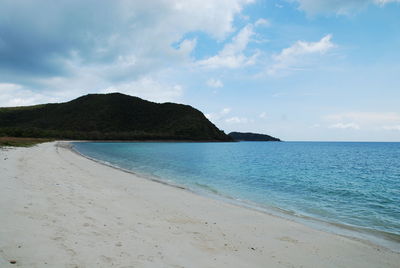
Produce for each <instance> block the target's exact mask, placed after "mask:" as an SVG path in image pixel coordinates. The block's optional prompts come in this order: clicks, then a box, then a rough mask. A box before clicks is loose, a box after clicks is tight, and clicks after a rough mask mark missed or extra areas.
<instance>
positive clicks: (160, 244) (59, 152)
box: [0, 142, 400, 267]
mask: <svg viewBox="0 0 400 268" xmlns="http://www.w3.org/2000/svg"><path fill="white" fill-rule="evenodd" d="M55 144H56V142H53V143H45V144H40V145H38V146H35V147H32V148H17V149H12V150H8V151H1V152H0V154H1V158H0V159H1V160H0V161H1V162H0V163H1V165H0V171H1V172H2V173H1V174H2V175H0V178H1V180H0V183H1V185H0V189H1V191H2V194H1V195H0V201H1V202H0V204H2V210H1V211H0V217H1V218H2V219H5V220H4V222H3V223H2V230H1V231H0V266H2V267H3V265H4V266H6V265H10V264H9V261H10V260H16V262H17V265H19V266H20V267H41V266H43V265H44V264H45V263H46V264H49V265H50V267H65V266H67V267H69V266H72V267H74V266H73V265H75V266H78V267H94V266H96V267H109V266H111V265H114V266H116V267H120V266H127V267H129V265H131V266H135V267H154V266H156V267H159V266H162V267H176V266H181V267H245V266H248V267H265V266H272V267H288V266H292V267H300V266H303V267H396V266H397V265H398V263H399V262H400V254H398V253H395V252H393V251H390V250H387V249H385V248H383V247H380V246H376V245H370V244H367V243H364V242H361V241H358V240H353V239H350V238H347V237H343V236H340V235H334V234H331V233H327V232H324V231H319V230H316V229H313V228H310V227H308V226H305V225H303V224H301V223H297V222H293V221H290V220H287V219H284V218H280V217H277V216H273V215H269V214H267V213H262V212H259V211H255V210H252V209H248V208H244V207H241V206H238V205H234V204H229V203H226V202H223V201H220V200H215V199H212V198H209V197H204V196H201V195H198V194H195V193H193V192H192V191H190V190H185V189H180V188H176V187H170V186H169V185H165V184H164V183H159V182H155V181H151V180H147V179H146V178H142V177H141V176H138V175H137V174H136V175H135V174H134V173H131V172H129V173H127V172H123V171H122V170H120V169H117V168H112V169H111V168H110V167H109V166H106V165H104V164H101V163H98V162H95V161H92V160H89V159H87V158H86V157H82V156H81V155H78V154H77V153H74V152H73V151H71V150H69V149H66V148H63V147H56V146H55ZM3 156H4V157H3ZM3 159H4V160H3ZM68 265H69V266H68ZM6 267H7V266H6Z"/></svg>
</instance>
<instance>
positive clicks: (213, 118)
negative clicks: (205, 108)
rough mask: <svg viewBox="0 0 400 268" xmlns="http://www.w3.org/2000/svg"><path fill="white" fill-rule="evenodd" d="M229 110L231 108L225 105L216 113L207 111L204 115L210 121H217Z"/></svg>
mask: <svg viewBox="0 0 400 268" xmlns="http://www.w3.org/2000/svg"><path fill="white" fill-rule="evenodd" d="M231 111H232V110H231V108H228V107H226V108H223V109H222V110H221V111H219V112H217V113H207V114H205V116H206V117H207V118H208V119H209V120H211V121H218V120H221V119H222V118H224V117H225V116H226V115H228V114H229V113H230V112H231Z"/></svg>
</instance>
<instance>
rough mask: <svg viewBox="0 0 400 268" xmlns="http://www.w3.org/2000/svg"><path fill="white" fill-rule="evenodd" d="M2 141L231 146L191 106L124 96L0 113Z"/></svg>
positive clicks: (96, 96)
mask: <svg viewBox="0 0 400 268" xmlns="http://www.w3.org/2000/svg"><path fill="white" fill-rule="evenodd" d="M0 136H14V137H46V138H63V139H90V140H193V141H231V140H232V139H231V138H230V137H229V136H228V135H226V134H225V133H224V132H223V131H221V130H219V129H218V128H217V127H216V126H215V125H213V124H212V123H211V122H210V121H209V120H208V119H207V118H206V117H205V116H204V115H203V113H201V112H200V111H198V110H196V109H194V108H193V107H191V106H188V105H182V104H175V103H162V104H158V103H154V102H149V101H146V100H142V99H140V98H137V97H132V96H128V95H124V94H120V93H111V94H89V95H86V96H82V97H80V98H77V99H75V100H72V101H70V102H66V103H57V104H42V105H36V106H24V107H11V108H0Z"/></svg>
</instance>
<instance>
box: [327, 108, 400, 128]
mask: <svg viewBox="0 0 400 268" xmlns="http://www.w3.org/2000/svg"><path fill="white" fill-rule="evenodd" d="M323 119H325V120H326V121H328V122H330V123H329V124H330V125H329V128H342V129H361V128H363V129H370V130H399V126H400V114H399V113H393V112H386V113H382V112H381V113H379V112H348V113H338V114H331V115H327V116H325V117H324V118H323Z"/></svg>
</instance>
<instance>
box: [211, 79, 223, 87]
mask: <svg viewBox="0 0 400 268" xmlns="http://www.w3.org/2000/svg"><path fill="white" fill-rule="evenodd" d="M207 86H209V87H213V88H220V87H223V86H224V84H223V83H222V81H221V80H219V79H214V78H210V79H208V80H207Z"/></svg>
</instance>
